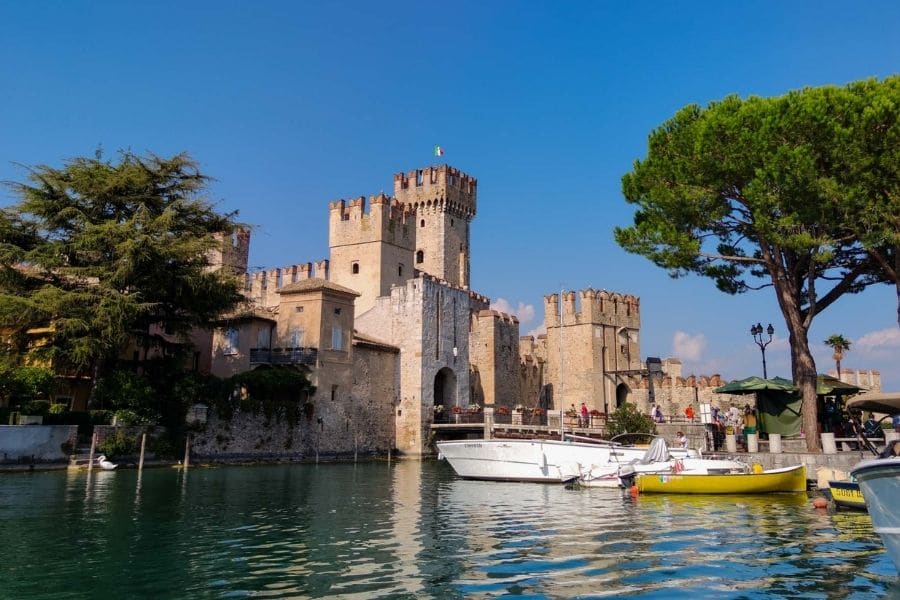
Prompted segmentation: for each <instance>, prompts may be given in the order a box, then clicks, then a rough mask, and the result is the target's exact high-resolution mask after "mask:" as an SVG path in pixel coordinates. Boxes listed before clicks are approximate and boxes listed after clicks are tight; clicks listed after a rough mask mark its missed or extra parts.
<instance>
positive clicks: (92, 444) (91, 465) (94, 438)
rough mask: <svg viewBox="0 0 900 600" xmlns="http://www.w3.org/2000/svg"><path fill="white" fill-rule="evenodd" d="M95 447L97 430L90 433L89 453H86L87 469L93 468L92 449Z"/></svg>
mask: <svg viewBox="0 0 900 600" xmlns="http://www.w3.org/2000/svg"><path fill="white" fill-rule="evenodd" d="M96 448H97V432H96V431H95V432H94V433H92V434H91V453H90V454H89V455H88V471H91V469H93V468H94V450H96Z"/></svg>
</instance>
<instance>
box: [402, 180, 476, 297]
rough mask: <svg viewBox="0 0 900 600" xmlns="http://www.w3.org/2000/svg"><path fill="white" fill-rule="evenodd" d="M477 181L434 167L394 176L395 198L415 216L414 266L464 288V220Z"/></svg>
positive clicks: (471, 207)
mask: <svg viewBox="0 0 900 600" xmlns="http://www.w3.org/2000/svg"><path fill="white" fill-rule="evenodd" d="M477 188H478V182H477V181H476V180H475V178H474V177H470V176H469V175H466V174H465V173H463V172H461V171H460V170H459V169H454V168H453V167H451V166H449V165H438V166H434V167H427V168H425V169H418V170H416V171H411V172H410V173H408V174H404V173H397V174H395V175H394V196H395V197H396V198H397V200H398V201H399V202H401V203H402V204H404V205H405V206H406V207H408V208H409V209H410V210H411V211H412V212H413V213H414V215H415V229H416V233H415V242H416V249H415V267H416V269H418V270H420V271H425V272H426V273H428V274H430V275H433V276H435V277H437V278H438V279H443V280H444V281H447V282H448V283H449V284H451V285H454V286H458V287H461V288H463V289H468V288H469V259H470V256H469V255H470V238H469V223H471V221H472V219H473V218H474V217H475V209H476V196H477Z"/></svg>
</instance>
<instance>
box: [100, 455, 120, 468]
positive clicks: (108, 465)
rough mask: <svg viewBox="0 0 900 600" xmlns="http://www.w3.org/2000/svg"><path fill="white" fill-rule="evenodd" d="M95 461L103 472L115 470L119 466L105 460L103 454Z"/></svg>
mask: <svg viewBox="0 0 900 600" xmlns="http://www.w3.org/2000/svg"><path fill="white" fill-rule="evenodd" d="M96 460H97V466H98V467H100V468H101V469H103V470H104V471H112V470H113V469H115V468H116V467H118V466H119V465H117V464H116V463H114V462H110V461H108V460H106V455H105V454H101V455H100V456H98V457H97V459H96Z"/></svg>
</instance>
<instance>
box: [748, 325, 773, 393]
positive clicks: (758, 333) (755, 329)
mask: <svg viewBox="0 0 900 600" xmlns="http://www.w3.org/2000/svg"><path fill="white" fill-rule="evenodd" d="M765 331H766V333H768V334H769V339H768V340H763V326H762V324H761V323H757V324H756V325H753V326H752V327H751V328H750V335H752V336H753V341H754V342H756V345H757V346H759V350H760V352H762V361H763V379H768V378H769V376H768V374H767V373H766V346H768V345H769V344H771V343H772V334H774V333H775V328H774V327H772V324H771V323H769V326H768V327H766V330H765Z"/></svg>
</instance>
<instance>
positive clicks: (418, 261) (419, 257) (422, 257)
mask: <svg viewBox="0 0 900 600" xmlns="http://www.w3.org/2000/svg"><path fill="white" fill-rule="evenodd" d="M423 262H425V251H424V250H419V251H418V252H416V264H422V263H423Z"/></svg>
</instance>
